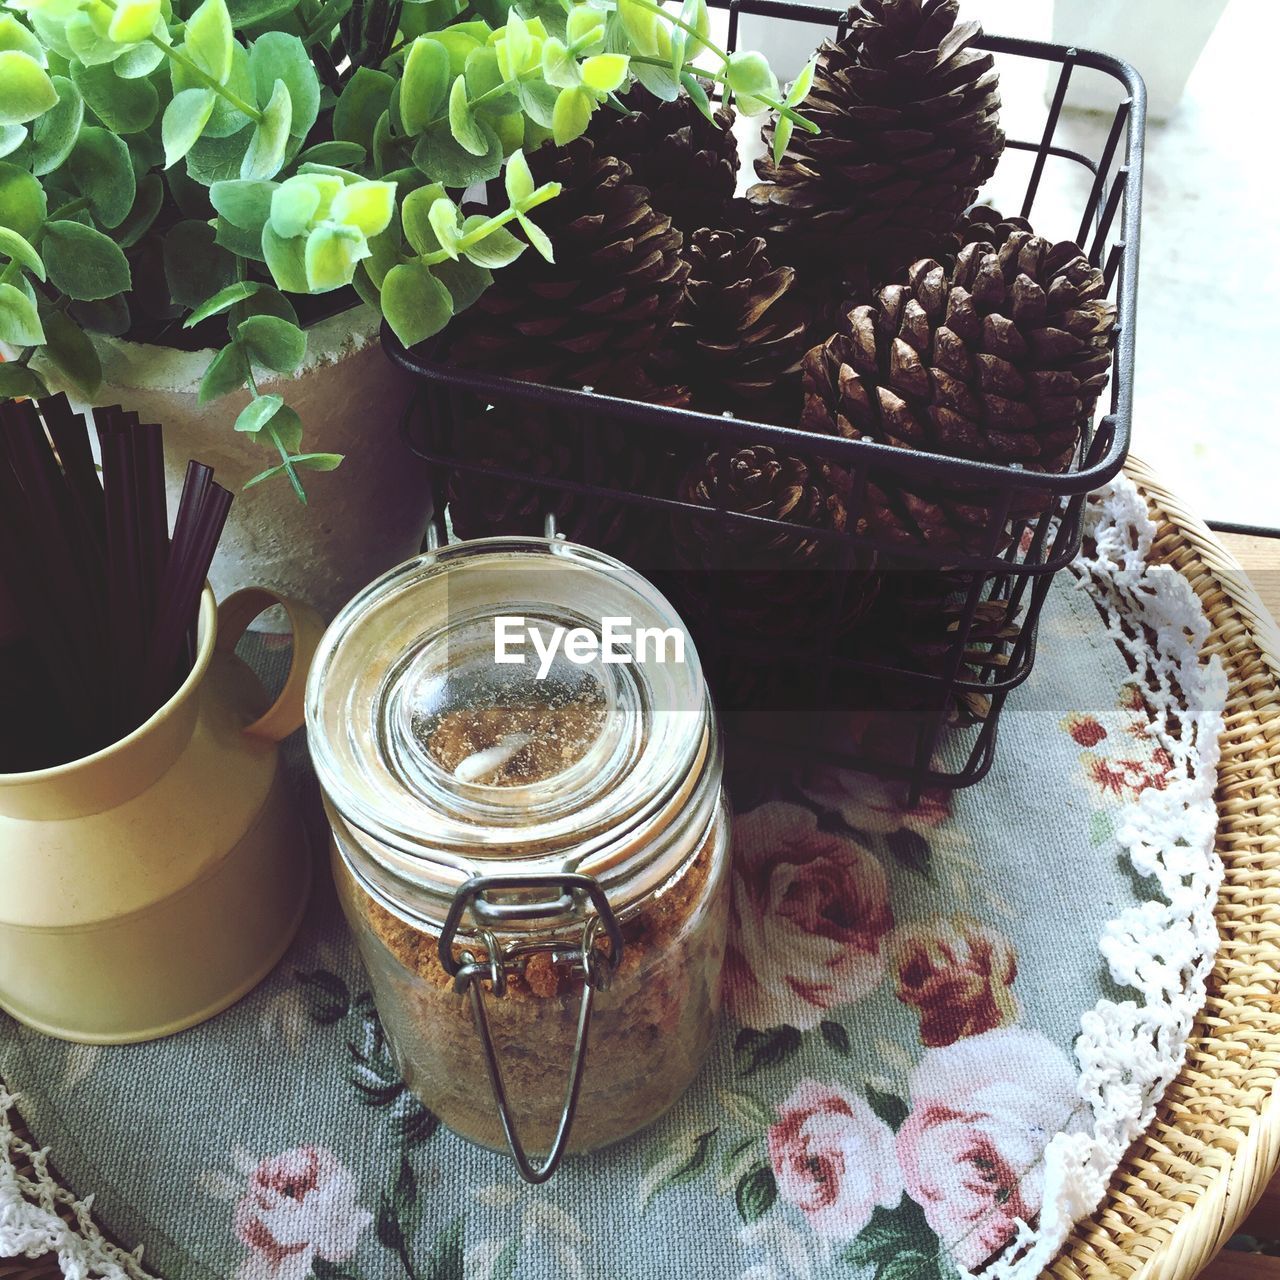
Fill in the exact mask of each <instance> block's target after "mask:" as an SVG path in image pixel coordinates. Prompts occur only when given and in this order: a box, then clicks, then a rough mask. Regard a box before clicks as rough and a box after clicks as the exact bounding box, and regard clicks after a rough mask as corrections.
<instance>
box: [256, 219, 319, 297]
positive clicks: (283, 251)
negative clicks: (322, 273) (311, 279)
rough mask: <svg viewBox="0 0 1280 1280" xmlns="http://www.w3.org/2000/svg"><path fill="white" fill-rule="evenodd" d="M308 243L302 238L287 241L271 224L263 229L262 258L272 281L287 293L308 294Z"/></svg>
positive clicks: (297, 237)
mask: <svg viewBox="0 0 1280 1280" xmlns="http://www.w3.org/2000/svg"><path fill="white" fill-rule="evenodd" d="M306 251H307V242H306V241H305V240H304V239H302V237H301V236H296V237H294V238H292V239H286V238H285V237H284V236H280V235H277V234H276V232H275V230H274V229H273V228H272V226H271V223H269V222H268V223H267V225H266V226H265V227H263V228H262V256H263V257H264V258H265V259H266V263H267V269H268V270H269V271H270V272H271V276H272V279H274V280H275V282H276V284H277V285H278V286H279V287H280V288H281V289H283V290H285V292H287V293H307V292H308V289H307V268H306Z"/></svg>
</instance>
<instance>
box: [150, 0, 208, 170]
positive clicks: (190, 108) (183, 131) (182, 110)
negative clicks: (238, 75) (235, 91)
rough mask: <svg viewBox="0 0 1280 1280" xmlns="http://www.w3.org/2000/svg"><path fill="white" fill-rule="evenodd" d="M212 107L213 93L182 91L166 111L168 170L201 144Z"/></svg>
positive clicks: (162, 132) (164, 134)
mask: <svg viewBox="0 0 1280 1280" xmlns="http://www.w3.org/2000/svg"><path fill="white" fill-rule="evenodd" d="M207 2H208V0H206V3H207ZM213 103H214V93H213V90H212V89H183V91H182V92H181V93H179V94H177V95H176V96H175V97H174V98H173V99H172V101H171V102H170V103H169V105H168V106H167V107H165V109H164V118H163V119H162V120H161V122H160V136H161V138H162V139H163V140H164V167H165V168H166V169H168V168H170V167H171V166H173V165H175V164H177V163H178V161H179V160H181V159H182V157H183V156H185V155H186V154H187V152H189V151H190V150H191V148H192V147H193V146H194V145H195V144H196V142H197V141H198V140H199V138H200V134H201V131H202V130H203V129H204V127H205V125H206V124H208V122H209V117H210V116H211V115H212V114H213Z"/></svg>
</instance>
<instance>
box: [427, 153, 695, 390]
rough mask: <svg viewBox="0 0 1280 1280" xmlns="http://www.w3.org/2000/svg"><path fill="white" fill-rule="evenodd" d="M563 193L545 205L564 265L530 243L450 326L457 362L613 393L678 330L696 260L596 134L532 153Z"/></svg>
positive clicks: (541, 177) (540, 173) (547, 226)
mask: <svg viewBox="0 0 1280 1280" xmlns="http://www.w3.org/2000/svg"><path fill="white" fill-rule="evenodd" d="M529 167H530V169H531V170H532V171H533V175H534V178H535V180H536V181H537V182H538V183H544V182H553V181H554V182H560V183H562V184H563V190H562V191H561V194H560V195H559V196H557V197H556V198H555V199H554V200H551V201H549V202H548V203H547V204H545V205H543V206H542V207H541V208H540V209H539V210H538V222H539V224H540V225H541V227H542V229H543V230H544V231H545V232H546V233H547V235H548V236H549V237H550V239H551V243H552V245H553V246H554V248H555V251H556V261H555V262H553V263H552V262H546V261H544V260H543V259H542V257H541V256H540V255H538V254H537V253H536V252H534V251H533V250H532V249H527V250H526V251H525V252H524V253H523V254H521V255H520V257H519V258H517V259H516V261H515V262H513V263H512V264H511V265H510V266H507V267H504V268H503V269H502V270H501V271H500V272H497V273H496V275H495V278H494V283H493V285H492V286H491V287H490V288H489V289H487V290H486V291H485V292H484V293H483V294H481V296H480V297H479V298H478V299H477V300H476V302H475V303H473V304H472V306H471V307H470V308H469V309H468V310H467V311H465V312H464V313H463V314H462V315H461V316H460V317H459V319H458V320H457V321H455V325H454V328H453V330H452V335H453V336H452V339H451V342H450V346H449V356H450V359H452V360H453V361H455V362H456V363H458V364H463V365H467V366H470V367H479V368H483V369H490V370H493V371H495V372H498V373H501V374H504V375H506V376H508V377H512V378H521V379H524V380H525V381H527V382H545V383H551V384H553V385H557V386H563V387H575V388H577V387H582V386H591V387H594V388H595V389H596V390H600V391H608V390H610V389H611V387H613V386H615V385H619V384H621V383H622V382H624V381H626V379H627V378H629V377H632V376H634V375H635V372H636V370H637V369H638V368H639V367H640V366H641V365H643V363H644V362H645V360H646V359H647V357H648V355H649V354H650V353H651V352H652V351H653V350H654V349H655V348H656V347H657V346H658V345H659V343H660V341H661V338H662V335H663V334H664V333H665V332H666V330H667V329H668V328H669V327H670V325H671V322H672V320H673V319H674V317H675V312H676V308H677V307H678V306H679V305H680V300H681V298H682V297H683V295H684V282H685V280H686V278H687V277H688V275H689V267H688V265H687V264H686V263H685V262H684V260H683V259H682V258H681V256H680V248H681V244H682V237H681V235H680V232H679V231H678V230H676V229H675V227H673V226H672V224H671V219H670V218H669V217H668V216H667V215H665V214H660V213H658V212H657V210H655V209H654V207H653V206H652V205H651V204H650V202H649V193H648V192H647V191H646V190H645V188H644V187H642V186H638V185H636V184H635V183H633V182H632V181H631V170H630V169H628V168H627V166H626V165H625V164H623V163H622V161H621V160H618V159H617V158H616V157H614V156H608V155H601V154H600V153H599V151H598V150H597V149H596V148H595V147H594V146H593V144H592V143H591V141H590V140H589V139H587V138H578V139H577V140H576V141H574V142H571V143H570V144H569V145H568V146H566V147H551V146H543V147H539V148H538V150H536V151H534V152H533V153H532V154H531V155H530V156H529Z"/></svg>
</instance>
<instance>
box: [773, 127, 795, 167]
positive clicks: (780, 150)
mask: <svg viewBox="0 0 1280 1280" xmlns="http://www.w3.org/2000/svg"><path fill="white" fill-rule="evenodd" d="M795 127H796V126H795V121H793V120H792V119H791V118H790V117H789V116H779V117H778V119H777V120H776V121H775V122H774V126H773V163H774V164H781V163H782V157H783V156H784V155H785V154H786V150H787V145H788V144H789V143H790V141H791V135H792V133H794V132H795Z"/></svg>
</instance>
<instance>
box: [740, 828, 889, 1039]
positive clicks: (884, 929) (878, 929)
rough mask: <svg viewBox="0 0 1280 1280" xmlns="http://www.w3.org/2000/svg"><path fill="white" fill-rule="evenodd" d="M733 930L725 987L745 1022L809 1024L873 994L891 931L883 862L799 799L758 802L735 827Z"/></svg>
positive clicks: (758, 1024) (751, 1024)
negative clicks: (823, 823) (824, 825)
mask: <svg viewBox="0 0 1280 1280" xmlns="http://www.w3.org/2000/svg"><path fill="white" fill-rule="evenodd" d="M733 840H734V882H733V916H732V925H733V932H732V935H731V938H730V942H729V951H728V955H727V957H726V961H725V966H726V967H725V994H726V999H727V1001H728V1004H729V1008H730V1010H731V1011H732V1013H733V1016H734V1017H735V1018H737V1020H738V1021H739V1022H740V1023H742V1024H743V1025H744V1026H747V1027H754V1028H755V1029H757V1030H768V1029H770V1028H772V1027H778V1026H782V1025H784V1024H787V1025H790V1026H793V1027H797V1028H798V1029H799V1030H801V1031H810V1030H812V1029H813V1028H814V1027H816V1026H817V1025H818V1023H819V1022H821V1021H822V1018H823V1014H824V1013H825V1011H826V1010H828V1009H832V1008H835V1007H836V1006H837V1005H843V1004H851V1003H852V1002H853V1001H855V1000H860V999H862V998H863V997H864V996H866V995H868V994H869V993H870V992H871V991H872V990H874V988H875V987H876V986H877V985H878V984H879V982H880V979H881V977H882V976H883V974H884V963H885V962H884V955H883V947H882V944H883V941H884V938H885V935H886V934H888V932H889V931H890V929H892V928H893V912H892V911H891V910H890V908H889V885H888V881H887V879H886V877H885V873H884V868H883V867H881V865H880V864H879V862H877V861H876V860H875V858H873V857H872V856H871V854H869V853H868V852H867V851H866V850H865V849H863V848H862V846H861V845H859V844H857V843H855V842H854V841H853V840H851V839H850V838H849V837H848V836H844V835H840V834H838V833H833V832H828V831H819V830H818V819H817V817H816V815H815V814H814V813H812V812H811V811H810V810H809V809H805V808H802V807H801V806H799V805H793V804H782V803H772V804H766V805H761V806H760V808H758V809H753V810H752V811H751V812H750V813H748V814H746V815H745V816H743V817H741V818H739V819H737V821H736V822H735V825H734V833H733Z"/></svg>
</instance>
